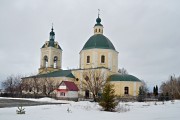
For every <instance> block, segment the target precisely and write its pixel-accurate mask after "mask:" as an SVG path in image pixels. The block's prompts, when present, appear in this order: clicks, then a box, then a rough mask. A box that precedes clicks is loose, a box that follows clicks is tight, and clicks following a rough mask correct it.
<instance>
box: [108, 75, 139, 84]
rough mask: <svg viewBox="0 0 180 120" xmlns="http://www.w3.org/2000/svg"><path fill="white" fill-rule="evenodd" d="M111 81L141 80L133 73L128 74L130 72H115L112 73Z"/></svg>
mask: <svg viewBox="0 0 180 120" xmlns="http://www.w3.org/2000/svg"><path fill="white" fill-rule="evenodd" d="M109 78H110V80H111V81H133V82H141V81H140V80H139V79H138V78H137V77H135V76H133V75H128V74H124V75H121V74H114V75H111V76H110V77H109Z"/></svg>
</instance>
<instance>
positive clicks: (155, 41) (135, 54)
mask: <svg viewBox="0 0 180 120" xmlns="http://www.w3.org/2000/svg"><path fill="white" fill-rule="evenodd" d="M179 6H180V1H179V0H86V1H85V0H0V36H1V37H0V82H1V81H3V80H4V79H6V77H7V76H9V75H11V74H14V75H18V74H21V75H26V76H27V75H30V74H32V73H38V68H39V67H40V48H41V47H42V45H43V44H44V43H45V41H47V40H48V38H49V32H50V31H51V27H52V23H53V26H54V31H55V34H56V36H55V39H56V41H58V43H59V44H60V46H61V48H62V49H63V56H62V68H63V69H73V68H78V67H79V52H80V51H81V50H82V48H83V46H84V44H85V43H86V41H87V40H88V39H89V38H90V37H91V36H92V35H93V27H94V24H95V20H96V18H97V15H98V9H100V18H101V20H102V22H101V23H102V24H103V26H104V35H105V36H106V37H108V38H109V39H110V40H111V42H112V43H113V44H114V46H115V49H116V50H117V51H118V52H119V57H118V59H119V60H118V62H119V65H118V66H119V68H125V69H126V70H127V71H128V73H129V74H132V75H134V76H136V77H138V78H139V79H141V80H144V81H145V82H146V83H147V85H148V86H154V85H160V84H161V83H162V82H163V81H166V80H168V78H169V77H170V75H176V76H179V75H180V69H179V67H180V54H179V51H180V7H179Z"/></svg>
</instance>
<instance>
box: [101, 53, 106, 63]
mask: <svg viewBox="0 0 180 120" xmlns="http://www.w3.org/2000/svg"><path fill="white" fill-rule="evenodd" d="M101 63H105V56H104V55H102V56H101Z"/></svg>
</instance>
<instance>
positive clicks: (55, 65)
mask: <svg viewBox="0 0 180 120" xmlns="http://www.w3.org/2000/svg"><path fill="white" fill-rule="evenodd" d="M57 61H58V57H57V56H55V57H54V68H57Z"/></svg>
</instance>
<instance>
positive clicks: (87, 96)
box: [85, 90, 89, 99]
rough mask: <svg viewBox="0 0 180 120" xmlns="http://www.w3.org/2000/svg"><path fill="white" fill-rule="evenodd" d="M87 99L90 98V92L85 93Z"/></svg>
mask: <svg viewBox="0 0 180 120" xmlns="http://www.w3.org/2000/svg"><path fill="white" fill-rule="evenodd" d="M85 98H86V99H88V98H89V90H86V91H85Z"/></svg>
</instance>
